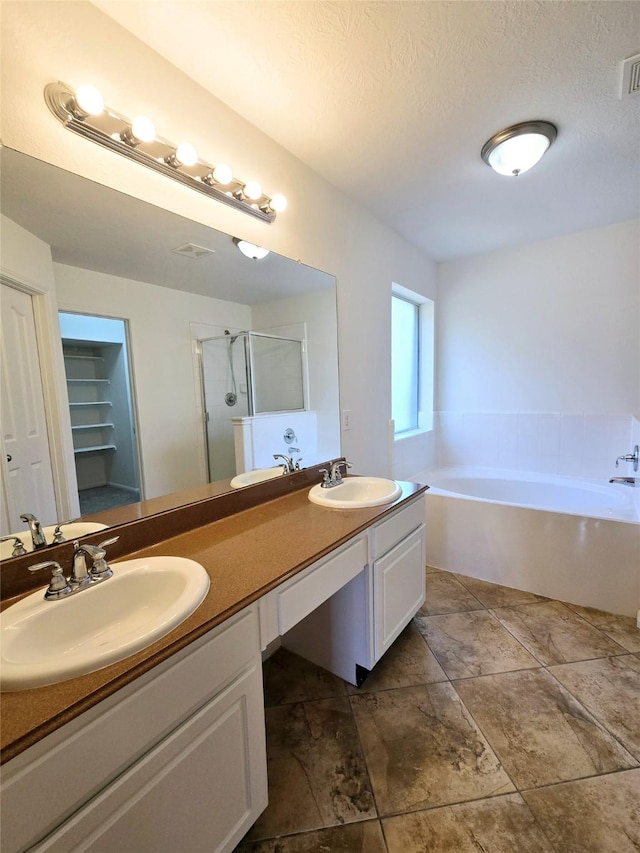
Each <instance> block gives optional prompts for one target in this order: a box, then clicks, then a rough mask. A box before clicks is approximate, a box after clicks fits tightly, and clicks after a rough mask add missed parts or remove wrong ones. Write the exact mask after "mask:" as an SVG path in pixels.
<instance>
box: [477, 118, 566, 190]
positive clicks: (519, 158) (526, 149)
mask: <svg viewBox="0 0 640 853" xmlns="http://www.w3.org/2000/svg"><path fill="white" fill-rule="evenodd" d="M557 135H558V128H557V127H556V126H555V125H554V124H551V122H548V121H539V120H536V121H523V122H521V123H520V124H514V125H511V127H507V128H505V129H504V130H501V131H499V133H496V134H494V135H493V136H492V137H491V139H489V140H488V141H487V142H485V144H484V145H483V146H482V152H481V156H482V159H483V160H484V162H485V163H487V165H489V166H491V168H492V169H493V170H494V171H496V172H497V173H498V174H499V175H507V176H509V177H518V175H521V174H522V173H523V172H527V171H528V170H529V169H531V168H532V166H535V165H536V163H537V162H538V161H539V160H540V159H541V158H542V156H543V155H544V153H545V152H546V150H547V149H548V148H549V146H550V145H551V143H552V142H553V141H554V140H555V138H556V136H557Z"/></svg>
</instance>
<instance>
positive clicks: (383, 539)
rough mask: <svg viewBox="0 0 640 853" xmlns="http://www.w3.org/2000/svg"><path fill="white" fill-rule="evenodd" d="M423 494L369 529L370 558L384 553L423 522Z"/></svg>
mask: <svg viewBox="0 0 640 853" xmlns="http://www.w3.org/2000/svg"><path fill="white" fill-rule="evenodd" d="M424 517H425V509H424V496H423V495H421V496H420V497H419V498H418V499H417V500H415V501H413V502H412V503H410V504H409V506H407V507H404V508H403V509H401V510H399V511H398V512H396V513H394V514H393V515H392V516H391V517H390V518H387V519H386V520H385V521H382V522H380V524H376V526H375V527H374V528H373V529H372V530H371V548H372V554H371V557H372V559H374V560H375V559H376V558H377V557H381V556H382V555H383V554H386V553H387V551H388V550H389V549H390V548H393V546H394V545H396V544H397V543H398V542H399V541H400V540H401V539H404V538H405V536H408V535H409V533H411V532H412V531H413V530H415V529H416V527H419V526H420V525H421V524H424Z"/></svg>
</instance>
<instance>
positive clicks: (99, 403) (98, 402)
mask: <svg viewBox="0 0 640 853" xmlns="http://www.w3.org/2000/svg"><path fill="white" fill-rule="evenodd" d="M75 406H113V403H112V402H111V400H92V401H91V402H87V403H69V408H70V409H73V408H74V407H75Z"/></svg>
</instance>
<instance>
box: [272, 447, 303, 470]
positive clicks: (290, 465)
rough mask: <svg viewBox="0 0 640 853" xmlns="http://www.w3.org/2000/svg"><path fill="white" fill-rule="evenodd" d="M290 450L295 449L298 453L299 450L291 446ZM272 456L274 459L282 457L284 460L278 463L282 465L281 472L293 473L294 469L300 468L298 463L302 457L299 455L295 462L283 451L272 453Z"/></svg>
mask: <svg viewBox="0 0 640 853" xmlns="http://www.w3.org/2000/svg"><path fill="white" fill-rule="evenodd" d="M291 450H293V451H297V452H298V453H300V451H299V450H298V448H297V447H292V448H291ZM273 458H274V459H284V462H281V463H280V465H281V466H282V473H283V474H295V472H296V471H299V470H300V463H301V462H302V457H300V458H299V459H298V460H296V462H295V463H294V461H293V457H292V456H285V455H284V454H283V453H274V454H273Z"/></svg>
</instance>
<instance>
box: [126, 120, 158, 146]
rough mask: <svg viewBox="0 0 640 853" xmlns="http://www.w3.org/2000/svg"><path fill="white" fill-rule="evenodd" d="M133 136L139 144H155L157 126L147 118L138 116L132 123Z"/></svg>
mask: <svg viewBox="0 0 640 853" xmlns="http://www.w3.org/2000/svg"><path fill="white" fill-rule="evenodd" d="M131 135H132V136H133V137H134V139H136V140H137V141H138V142H153V140H154V139H155V138H156V126H155V124H154V123H153V122H152V121H151V119H150V118H147V117H146V116H136V117H135V118H134V120H133V121H132V122H131Z"/></svg>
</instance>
